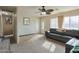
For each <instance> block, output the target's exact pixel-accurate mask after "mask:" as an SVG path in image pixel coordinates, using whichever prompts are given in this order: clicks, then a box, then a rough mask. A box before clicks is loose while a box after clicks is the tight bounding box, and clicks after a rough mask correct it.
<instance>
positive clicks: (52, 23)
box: [50, 18, 58, 28]
mask: <svg viewBox="0 0 79 59" xmlns="http://www.w3.org/2000/svg"><path fill="white" fill-rule="evenodd" d="M50 28H58V19H57V18H52V19H51V21H50Z"/></svg>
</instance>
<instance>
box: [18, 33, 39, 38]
mask: <svg viewBox="0 0 79 59" xmlns="http://www.w3.org/2000/svg"><path fill="white" fill-rule="evenodd" d="M33 34H38V33H31V34H24V35H20V36H19V37H23V36H29V35H33Z"/></svg>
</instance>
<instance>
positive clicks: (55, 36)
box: [47, 33, 72, 43]
mask: <svg viewBox="0 0 79 59" xmlns="http://www.w3.org/2000/svg"><path fill="white" fill-rule="evenodd" d="M47 34H48V35H47V37H49V38H52V39H55V40H58V41H62V42H63V43H66V42H68V41H69V40H70V39H71V38H72V37H70V36H64V35H63V36H62V35H60V34H55V33H47Z"/></svg>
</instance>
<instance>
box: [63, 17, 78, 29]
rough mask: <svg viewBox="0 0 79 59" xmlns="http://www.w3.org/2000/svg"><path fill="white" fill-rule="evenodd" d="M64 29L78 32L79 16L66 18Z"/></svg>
mask: <svg viewBox="0 0 79 59" xmlns="http://www.w3.org/2000/svg"><path fill="white" fill-rule="evenodd" d="M63 28H67V29H74V30H78V29H79V16H67V17H64V22H63Z"/></svg>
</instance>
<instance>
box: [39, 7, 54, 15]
mask: <svg viewBox="0 0 79 59" xmlns="http://www.w3.org/2000/svg"><path fill="white" fill-rule="evenodd" d="M38 10H39V11H41V13H40V15H46V14H47V15H49V14H51V12H53V11H54V10H53V9H47V10H46V9H45V6H42V8H39V9H38Z"/></svg>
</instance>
